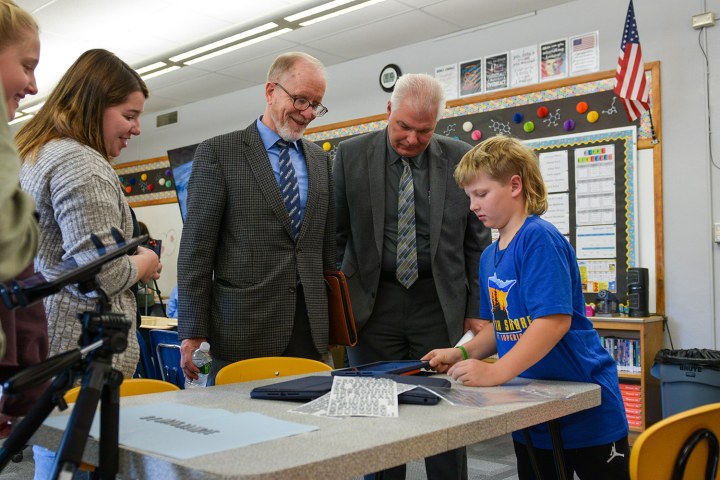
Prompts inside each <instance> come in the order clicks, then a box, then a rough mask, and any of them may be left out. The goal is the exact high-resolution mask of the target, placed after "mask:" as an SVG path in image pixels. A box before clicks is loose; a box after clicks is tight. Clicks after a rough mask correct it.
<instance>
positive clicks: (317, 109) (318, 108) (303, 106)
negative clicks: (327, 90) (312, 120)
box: [274, 83, 328, 117]
mask: <svg viewBox="0 0 720 480" xmlns="http://www.w3.org/2000/svg"><path fill="white" fill-rule="evenodd" d="M274 85H277V86H278V87H280V88H281V89H282V91H283V92H285V93H287V94H288V96H289V97H290V98H292V99H293V107H295V108H296V109H297V110H299V111H301V112H304V111H305V110H307V109H308V107H312V112H313V115H315V116H316V117H322V116H323V115H325V114H326V113H327V112H328V109H327V107H325V106H324V105H323V104H322V103H317V104H315V105H313V104H311V103H310V100H308V99H306V98H300V97H293V96H292V95H290V92H288V91H287V90H285V89H284V88H283V86H282V85H280V84H279V83H274Z"/></svg>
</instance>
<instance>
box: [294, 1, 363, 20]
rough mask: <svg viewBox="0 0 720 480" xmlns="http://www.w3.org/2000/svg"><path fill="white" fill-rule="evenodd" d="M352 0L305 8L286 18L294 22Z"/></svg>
mask: <svg viewBox="0 0 720 480" xmlns="http://www.w3.org/2000/svg"><path fill="white" fill-rule="evenodd" d="M352 1H354V0H335V1H334V2H330V3H326V4H323V5H320V6H318V7H315V8H311V9H309V10H305V11H304V12H300V13H296V14H295V15H290V16H289V17H285V20H287V21H288V22H294V21H295V20H300V19H301V18H305V17H309V16H311V15H315V14H316V13H320V12H324V11H326V10H330V9H331V8H335V7H339V6H340V5H345V4H346V3H350V2H352Z"/></svg>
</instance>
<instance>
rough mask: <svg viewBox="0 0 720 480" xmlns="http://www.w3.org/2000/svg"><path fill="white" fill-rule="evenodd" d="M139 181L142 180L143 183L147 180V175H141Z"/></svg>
mask: <svg viewBox="0 0 720 480" xmlns="http://www.w3.org/2000/svg"><path fill="white" fill-rule="evenodd" d="M140 180H142V181H143V182H144V181H145V180H147V173H143V174H142V175H140Z"/></svg>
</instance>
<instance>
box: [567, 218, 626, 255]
mask: <svg viewBox="0 0 720 480" xmlns="http://www.w3.org/2000/svg"><path fill="white" fill-rule="evenodd" d="M616 245H617V232H616V231H615V225H590V226H586V227H581V226H578V227H577V234H576V238H575V253H576V256H577V258H578V259H581V258H582V259H585V258H617V250H616Z"/></svg>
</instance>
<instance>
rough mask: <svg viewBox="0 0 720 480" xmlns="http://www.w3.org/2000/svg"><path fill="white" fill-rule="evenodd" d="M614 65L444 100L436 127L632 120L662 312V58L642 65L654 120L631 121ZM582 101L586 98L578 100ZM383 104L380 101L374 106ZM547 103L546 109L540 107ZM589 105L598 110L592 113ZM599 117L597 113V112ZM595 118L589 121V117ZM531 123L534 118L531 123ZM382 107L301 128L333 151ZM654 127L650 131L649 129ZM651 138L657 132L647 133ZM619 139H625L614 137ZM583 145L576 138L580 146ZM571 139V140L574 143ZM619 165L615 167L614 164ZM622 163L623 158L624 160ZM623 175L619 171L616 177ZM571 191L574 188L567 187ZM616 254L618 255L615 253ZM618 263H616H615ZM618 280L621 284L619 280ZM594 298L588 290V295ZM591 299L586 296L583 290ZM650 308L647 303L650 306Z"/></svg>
mask: <svg viewBox="0 0 720 480" xmlns="http://www.w3.org/2000/svg"><path fill="white" fill-rule="evenodd" d="M615 74H616V72H615V70H608V71H605V72H598V73H593V74H589V75H584V76H578V77H571V78H567V79H562V80H557V81H553V82H547V83H542V84H536V85H531V86H526V87H522V88H517V89H511V90H504V91H501V92H495V93H492V94H485V95H478V96H475V97H465V98H461V99H458V100H452V101H449V102H448V104H447V108H446V110H445V113H444V114H443V118H442V119H441V120H440V121H439V122H438V125H437V127H436V130H435V132H436V133H437V134H440V135H446V136H450V137H455V138H458V139H460V140H463V141H465V142H467V143H469V144H470V145H476V144H478V143H480V142H482V140H483V139H486V138H489V137H491V136H494V135H497V134H509V135H513V136H516V137H518V138H520V139H522V140H525V141H533V140H540V139H546V138H552V137H562V136H567V135H579V134H586V133H587V134H588V135H593V134H595V133H596V132H600V131H605V130H609V129H617V128H624V127H634V128H635V130H636V132H637V134H636V148H637V149H641V150H650V151H652V175H653V181H652V185H653V192H652V199H651V201H652V205H653V210H654V216H655V222H654V225H655V229H654V232H653V233H654V236H655V242H654V256H655V279H656V282H655V290H656V305H655V312H657V313H659V314H662V313H664V311H665V293H664V292H665V282H664V253H663V251H664V242H663V203H662V114H661V108H660V105H661V99H660V62H650V63H646V64H645V75H646V78H647V81H648V86H649V89H650V91H649V93H650V105H651V112H652V124H651V121H650V115H649V114H648V112H646V113H645V114H643V115H642V116H641V117H640V118H639V119H638V120H636V121H635V122H629V121H628V117H627V114H626V112H625V109H624V107H623V106H622V104H621V102H620V100H619V99H617V98H616V97H615V94H614V92H613V88H614V87H615ZM583 104H584V105H583ZM380 107H381V108H382V107H383V106H380ZM543 107H544V109H547V115H544V116H543V115H541V114H542V113H544V111H543V110H544V109H543V110H541V108H543ZM592 112H595V114H596V115H591V113H592ZM595 117H597V119H595ZM592 120H594V121H592ZM529 122H531V123H532V124H531V125H529ZM386 125H387V120H386V115H385V114H380V115H375V116H372V117H365V118H360V119H356V120H350V121H346V122H341V123H337V124H333V125H324V126H321V127H316V128H311V129H308V130H307V131H306V138H307V139H308V140H310V141H312V142H315V143H317V144H318V145H320V146H321V147H322V148H324V149H325V150H326V151H328V152H329V153H330V154H331V155H333V156H334V153H335V151H336V149H337V145H338V144H339V143H340V142H341V141H343V140H347V139H348V138H350V137H353V136H356V135H361V134H364V133H368V132H373V131H377V130H382V129H384V128H385V127H386ZM653 133H654V136H653ZM653 137H655V138H653ZM619 142H620V143H623V142H624V140H623V141H619ZM620 143H618V144H617V145H616V147H615V148H616V150H617V151H620V150H622V151H624V144H623V145H620ZM580 146H582V145H577V147H580ZM575 147H576V146H573V148H575ZM618 168H620V167H618ZM622 168H623V169H624V168H625V167H624V165H623V166H622ZM618 178H622V177H618ZM570 193H571V195H570V196H572V193H573V190H572V186H571V192H570ZM627 202H628V198H627V195H622V202H621V201H618V209H619V208H620V204H622V205H623V209H624V210H623V211H618V215H617V221H616V223H615V225H616V228H617V233H618V235H617V238H618V243H619V244H618V246H617V247H618V248H617V255H618V257H617V258H618V264H620V262H621V261H620V259H621V258H622V263H623V265H618V271H617V279H618V283H619V284H618V286H617V290H618V297H619V298H620V299H621V301H622V300H623V299H624V298H625V292H626V285H625V283H624V282H625V281H626V278H625V277H626V270H627V267H628V266H633V265H634V258H633V256H632V255H633V254H634V253H635V252H634V249H633V248H634V247H633V248H630V247H631V245H629V244H628V243H627V240H628V237H632V236H633V232H635V228H636V227H635V221H636V219H635V218H634V217H633V215H632V212H630V216H629V217H628V210H627V204H628V203H627ZM621 255H622V257H621ZM621 267H622V268H623V270H620V268H621ZM621 280H622V282H623V283H622V284H620V281H621ZM592 298H593V299H594V295H593V296H592ZM586 299H587V300H590V299H591V298H590V296H587V297H586ZM650 310H651V311H652V310H653V306H652V305H651V306H650Z"/></svg>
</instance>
